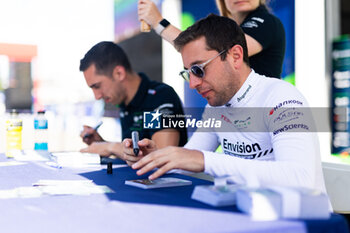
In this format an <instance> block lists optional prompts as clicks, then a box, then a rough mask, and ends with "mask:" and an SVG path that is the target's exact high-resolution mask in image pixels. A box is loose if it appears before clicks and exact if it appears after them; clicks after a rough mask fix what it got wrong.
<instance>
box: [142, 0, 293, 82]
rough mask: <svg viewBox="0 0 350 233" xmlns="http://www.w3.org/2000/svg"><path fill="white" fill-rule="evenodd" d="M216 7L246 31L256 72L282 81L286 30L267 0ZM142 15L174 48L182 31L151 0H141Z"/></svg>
mask: <svg viewBox="0 0 350 233" xmlns="http://www.w3.org/2000/svg"><path fill="white" fill-rule="evenodd" d="M216 4H217V6H218V9H219V11H220V14H221V15H222V16H225V17H229V18H231V19H233V20H235V21H236V23H237V24H238V25H240V26H241V28H242V29H243V31H244V33H245V38H246V41H247V46H248V56H249V61H250V65H251V67H252V68H253V69H254V70H255V72H257V73H259V74H261V75H265V76H267V77H274V78H281V73H282V64H283V59H284V53H285V46H286V45H285V44H286V41H285V40H286V39H285V31H284V28H283V25H282V23H281V21H280V20H279V19H278V18H277V17H275V16H274V15H272V14H271V13H270V12H269V11H268V10H267V8H266V2H265V0H245V1H238V0H216ZM138 15H139V19H140V20H144V21H145V22H147V23H148V24H149V25H151V27H152V28H153V29H154V30H155V31H156V32H157V33H158V34H159V35H160V36H161V37H162V38H163V39H165V40H167V41H168V42H170V43H171V44H172V45H174V40H175V38H176V37H177V36H178V35H179V34H180V32H181V30H179V29H178V28H176V27H174V26H173V25H171V24H170V23H169V22H168V21H167V20H166V19H164V18H163V17H162V15H161V14H160V12H159V10H158V9H157V6H156V5H155V4H154V3H153V2H152V1H151V0H139V3H138ZM223 33H224V32H223Z"/></svg>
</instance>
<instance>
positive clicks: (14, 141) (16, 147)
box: [5, 109, 22, 158]
mask: <svg viewBox="0 0 350 233" xmlns="http://www.w3.org/2000/svg"><path fill="white" fill-rule="evenodd" d="M21 150H22V119H20V118H19V117H18V113H17V111H16V110H15V109H13V110H12V111H11V115H10V118H9V119H7V120H6V151H5V154H6V156H7V157H8V158H12V157H14V155H15V154H16V153H19V152H20V151H21Z"/></svg>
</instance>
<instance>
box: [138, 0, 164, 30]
mask: <svg viewBox="0 0 350 233" xmlns="http://www.w3.org/2000/svg"><path fill="white" fill-rule="evenodd" d="M137 13H138V15H139V20H144V21H146V22H147V23H148V24H149V25H151V26H152V27H153V28H154V27H155V26H157V24H158V23H159V22H160V21H161V20H162V18H163V17H162V15H161V14H160V12H159V10H158V8H157V6H156V4H154V2H153V1H151V0H139V2H138V7H137Z"/></svg>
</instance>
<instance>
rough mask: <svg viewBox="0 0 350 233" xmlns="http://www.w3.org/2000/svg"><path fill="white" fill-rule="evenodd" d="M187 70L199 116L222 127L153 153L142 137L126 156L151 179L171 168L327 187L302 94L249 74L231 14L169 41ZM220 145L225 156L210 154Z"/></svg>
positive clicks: (208, 19)
mask: <svg viewBox="0 0 350 233" xmlns="http://www.w3.org/2000/svg"><path fill="white" fill-rule="evenodd" d="M174 43H175V46H176V48H177V49H178V50H179V52H180V53H181V56H182V59H183V64H184V67H185V70H184V71H182V72H181V73H180V74H181V76H183V78H185V79H187V80H188V81H189V85H190V87H191V88H193V89H196V90H197V92H198V93H199V94H201V95H202V96H203V97H204V98H206V99H207V101H208V105H207V106H206V109H205V112H204V114H203V120H204V121H205V120H206V119H215V120H220V122H221V126H220V127H218V128H211V129H209V130H208V129H205V130H201V129H197V131H196V132H195V133H194V134H193V136H192V137H191V139H190V140H189V141H188V143H187V144H186V145H185V147H183V148H182V147H166V148H162V149H159V150H157V148H156V146H155V144H154V143H153V142H152V141H151V140H148V139H145V140H141V141H140V142H139V147H140V149H141V153H140V155H141V156H143V158H142V159H141V160H139V161H137V160H138V159H139V158H138V159H135V158H134V156H133V153H132V142H131V140H129V139H125V140H124V142H123V144H124V153H125V155H126V157H127V158H128V159H129V160H130V162H131V163H132V162H133V161H134V162H135V163H134V164H133V165H132V168H134V169H137V170H138V171H137V174H138V175H142V174H145V173H146V172H149V171H151V170H152V169H154V168H158V169H157V170H156V171H155V172H154V173H153V174H151V175H150V176H149V179H156V178H157V177H159V176H161V175H163V174H164V173H166V172H167V171H169V170H171V169H182V170H186V171H191V172H205V173H208V174H210V175H212V176H214V177H223V176H229V177H230V179H232V180H233V181H234V182H236V183H241V184H259V185H281V186H291V187H305V188H312V189H318V190H322V191H325V186H324V180H323V175H322V169H321V162H320V153H319V145H318V139H317V135H316V133H315V129H314V126H313V125H312V116H311V113H310V111H309V108H307V107H308V104H307V102H306V100H305V98H304V97H303V95H302V94H301V93H300V92H299V91H298V90H297V89H296V88H295V87H294V86H292V85H291V84H289V83H287V82H284V81H282V80H278V79H271V78H267V77H265V76H262V75H259V74H257V73H255V72H254V71H253V70H252V69H251V68H250V66H249V60H248V55H247V46H246V42H245V39H244V34H243V32H242V31H241V29H240V28H239V26H238V25H237V24H236V23H235V22H234V21H233V20H231V19H228V18H225V17H220V16H216V15H209V16H208V17H206V18H204V19H202V20H200V21H198V22H196V23H195V24H194V25H193V26H191V27H189V28H188V29H187V30H186V31H184V32H182V33H181V34H180V35H179V37H177V38H176V39H175V41H174ZM218 145H221V146H222V149H223V152H224V153H216V152H214V151H215V150H216V148H217V147H218Z"/></svg>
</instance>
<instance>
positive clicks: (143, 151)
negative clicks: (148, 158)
mask: <svg viewBox="0 0 350 233" xmlns="http://www.w3.org/2000/svg"><path fill="white" fill-rule="evenodd" d="M138 145H139V148H140V151H139V154H138V155H137V156H135V154H134V150H133V144H132V140H131V139H130V138H126V139H124V140H123V154H122V156H120V157H121V159H123V160H125V161H126V163H127V164H128V165H129V166H131V165H132V164H134V163H135V162H137V161H139V160H140V159H142V158H143V157H144V156H145V155H147V154H149V153H151V152H152V151H155V150H156V149H157V146H156V144H155V142H154V141H152V140H150V139H147V138H145V139H142V140H141V141H139V142H138Z"/></svg>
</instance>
